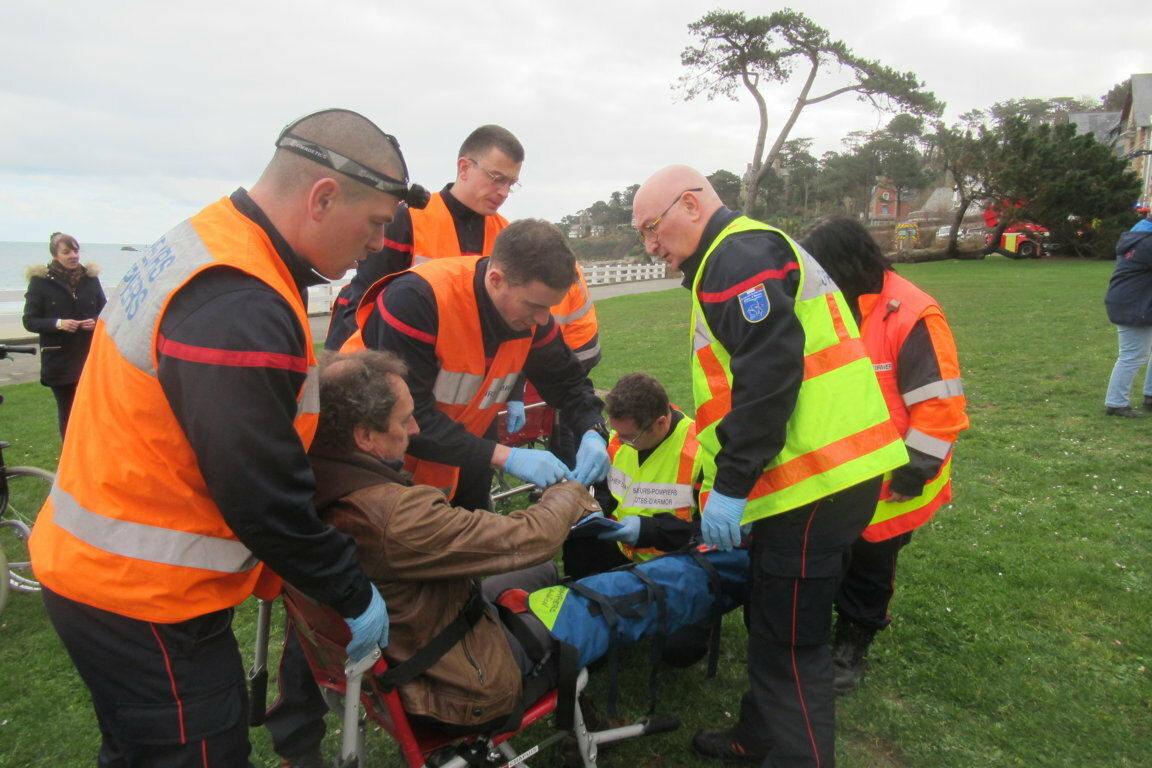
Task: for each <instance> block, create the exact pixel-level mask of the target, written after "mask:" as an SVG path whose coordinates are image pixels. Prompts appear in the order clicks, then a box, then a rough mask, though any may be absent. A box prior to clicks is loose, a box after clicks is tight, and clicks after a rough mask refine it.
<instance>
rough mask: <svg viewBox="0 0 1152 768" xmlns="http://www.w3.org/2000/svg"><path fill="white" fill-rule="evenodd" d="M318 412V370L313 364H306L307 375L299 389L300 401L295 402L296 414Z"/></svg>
mask: <svg viewBox="0 0 1152 768" xmlns="http://www.w3.org/2000/svg"><path fill="white" fill-rule="evenodd" d="M305 413H320V370H319V368H318V367H317V366H315V365H310V366H308V376H307V378H305V379H304V387H303V388H302V389H301V390H300V402H298V403H297V404H296V415H297V416H301V415H303V414H305Z"/></svg>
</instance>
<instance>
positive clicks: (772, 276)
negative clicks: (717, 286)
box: [700, 261, 800, 304]
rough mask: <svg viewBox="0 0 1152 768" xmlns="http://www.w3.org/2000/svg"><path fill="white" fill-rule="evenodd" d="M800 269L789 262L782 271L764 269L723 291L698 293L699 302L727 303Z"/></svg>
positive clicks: (797, 265) (795, 264) (792, 262)
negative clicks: (747, 291)
mask: <svg viewBox="0 0 1152 768" xmlns="http://www.w3.org/2000/svg"><path fill="white" fill-rule="evenodd" d="M799 268H800V265H799V264H797V263H796V262H794V261H790V262H788V263H787V264H785V265H784V268H783V269H766V270H764V271H763V272H761V273H760V274H758V275H754V276H752V277H750V278H748V279H747V280H741V281H740V282H739V283H736V285H734V286H732V287H731V288H729V289H727V290H725V291H717V292H712V293H705V292H704V291H701V292H700V301H703V302H706V303H708V304H716V303H718V302H721V301H728V299H730V298H732V297H733V296H736V295H737V294H741V293H744V291H746V290H748V289H749V288H753V287H755V286H756V284H757V283H762V282H764V281H765V280H783V279H784V278H785V277H787V276H788V273H789V272H795V271H796V270H797V269H799Z"/></svg>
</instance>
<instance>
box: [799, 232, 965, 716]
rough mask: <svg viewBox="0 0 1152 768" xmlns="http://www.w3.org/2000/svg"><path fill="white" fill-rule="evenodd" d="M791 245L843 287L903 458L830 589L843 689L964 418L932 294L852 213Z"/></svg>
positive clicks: (948, 339) (853, 680) (942, 488)
mask: <svg viewBox="0 0 1152 768" xmlns="http://www.w3.org/2000/svg"><path fill="white" fill-rule="evenodd" d="M800 244H801V246H803V248H804V249H805V250H807V251H808V252H809V253H810V254H812V256H813V257H814V258H815V259H816V261H818V262H819V263H820V266H822V267H824V270H825V271H826V272H827V273H828V275H829V276H830V277H831V278H832V279H833V281H835V283H836V285H838V286H839V287H840V290H841V292H843V294H844V298H845V299H846V300H847V302H848V306H849V307H850V308H851V310H852V314H853V315H854V316H855V318H856V321H857V322H858V323H859V325H860V337H861V338H862V339H863V341H864V349H865V350H866V351H867V352H868V356H869V357H870V358H872V367H873V369H874V370H875V371H876V377H877V379H878V380H879V381H880V389H881V390H882V391H883V392H884V400H885V402H887V404H888V411H889V413H890V415H891V417H892V422H893V423H894V424H895V425H896V427H897V429H899V430H900V434H901V435H902V436H903V438H904V447H905V448H907V449H908V463H907V464H905V465H904V466H902V467H897V468H896V469H894V470H892V471H891V472H889V473H887V474H886V475H885V477H884V485H883V486H882V487H881V489H880V499H879V501H878V502H876V503H875V505H876V511H875V513H874V514H873V516H872V522H871V523H870V524H869V525H868V527H867V528H866V529H864V533H863V535H862V536H861V537H860V538H859V539H858V540H857V541H856V543H855V544H853V545H852V559H851V562H850V564H849V566H848V571H847V573H845V574H844V578H843V580H842V581H841V583H840V589H839V591H838V592H837V594H836V628H835V631H834V639H833V642H834V648H833V652H832V663H833V667H834V670H835V675H836V676H835V681H834V687H835V690H836V692H837V693H838V694H843V693H848V692H849V691H852V690H854V689H855V688H856V687H857V686H858V685H859V684H860V681H861V680H862V679H863V676H864V671H865V670H866V669H867V652H868V647H869V645H870V644H871V643H872V638H873V637H874V636H875V635H876V633H877V632H879V631H880V630H882V629H884V628H885V627H887V626H888V624H889V623H890V622H891V621H892V619H891V618H890V617H889V616H888V604H889V602H890V601H891V600H892V594H893V592H894V590H895V580H896V558H897V556H898V555H899V553H900V550H901V548H903V547H904V545H905V544H907V543H908V541H909V540H910V539H911V538H912V531H913V530H914V529H916V528H917V527H919V526H921V525H923V524H924V523H925V522H927V521H928V520H929V519H930V518H931V517H932V515H933V514H934V513H935V512H936V510H937V509H939V508H940V506H941V505H943V504H945V503H947V502H948V501H950V500H951V498H952V481H951V473H952V446H953V444H954V443H955V442H956V437H957V435H958V434H959V433H960V431H961V430H963V429H966V428H967V427H968V417H967V416H966V415H965V414H964V407H965V400H964V390H963V387H962V385H961V380H960V367H959V363H958V362H957V359H956V344H955V342H953V340H952V332H951V330H949V328H948V322H947V321H946V320H945V319H944V313H943V312H942V311H941V310H940V306H939V305H938V304H937V303H936V300H935V299H933V298H932V297H931V296H929V295H928V294H927V293H925V292H924V291H922V290H920V289H919V288H917V287H916V286H915V285H913V284H912V283H910V282H909V281H908V280H905V279H904V278H903V277H900V276H899V275H897V274H896V272H895V271H893V269H892V265H891V264H890V263H889V261H888V259H887V258H885V256H884V254H883V252H881V250H880V246H879V245H878V244H877V243H876V241H875V240H874V239H873V237H872V235H871V234H870V233H869V232H868V230H867V229H865V228H864V226H863V225H861V224H860V223H859V222H858V221H856V220H854V219H849V218H846V217H844V216H829V217H827V218H824V219H822V220H820V221H819V222H817V223H816V224H814V225H813V226H812V227H811V228H809V230H808V231H807V233H806V234H805V235H804V237H803V238H802V239H801V240H800Z"/></svg>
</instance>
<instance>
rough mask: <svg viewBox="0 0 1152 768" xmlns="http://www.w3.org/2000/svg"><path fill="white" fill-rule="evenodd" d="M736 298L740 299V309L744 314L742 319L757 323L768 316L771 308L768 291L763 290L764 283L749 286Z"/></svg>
mask: <svg viewBox="0 0 1152 768" xmlns="http://www.w3.org/2000/svg"><path fill="white" fill-rule="evenodd" d="M737 298H738V299H740V311H741V312H742V313H743V314H744V319H745V320H747V321H748V322H750V323H758V322H760V321H761V320H763V319H764V318H766V317H768V312H769V310H770V309H771V308H772V306H771V304H770V303H769V301H768V292H767V291H766V290H764V283H760V284H759V285H757V286H756V287H755V288H749V289H748V290H746V291H744V292H743V293H741V294H740V295H739V296H737Z"/></svg>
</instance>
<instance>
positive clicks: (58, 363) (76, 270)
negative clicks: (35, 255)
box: [24, 232, 106, 438]
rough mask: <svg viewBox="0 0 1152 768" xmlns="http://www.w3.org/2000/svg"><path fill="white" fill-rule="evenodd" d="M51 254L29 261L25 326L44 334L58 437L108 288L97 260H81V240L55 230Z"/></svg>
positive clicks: (46, 380) (44, 365) (43, 376)
mask: <svg viewBox="0 0 1152 768" xmlns="http://www.w3.org/2000/svg"><path fill="white" fill-rule="evenodd" d="M48 250H49V252H50V253H51V254H52V260H51V261H49V262H48V264H47V265H40V264H35V265H32V266H30V267H28V270H27V273H26V275H27V277H28V292H27V293H26V294H24V328H25V329H26V330H27V331H29V332H30V333H38V334H40V383H41V384H43V385H44V386H46V387H49V388H51V390H52V394H53V395H55V396H56V415H57V418H58V419H59V421H60V437H61V438H63V437H64V431H65V430H66V429H67V428H68V416H69V415H70V414H71V413H72V400H73V399H74V398H75V397H76V384H77V383H78V382H79V381H80V372H81V371H82V370H83V369H84V361H85V360H87V359H88V350H89V349H90V348H91V347H92V331H93V329H95V328H96V316H97V315H99V314H100V310H101V309H103V308H104V303H105V301H106V299H105V298H104V288H103V287H102V286H101V285H100V280H99V278H97V275H98V274H99V273H100V269H99V268H98V267H97V266H96V265H95V264H87V265H85V264H81V263H80V243H78V242H76V238H74V237H72V235H66V234H64V233H63V232H53V233H52V237H51V239H50V240H49V241H48Z"/></svg>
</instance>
